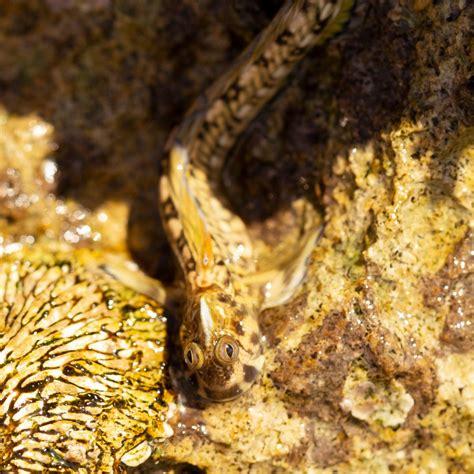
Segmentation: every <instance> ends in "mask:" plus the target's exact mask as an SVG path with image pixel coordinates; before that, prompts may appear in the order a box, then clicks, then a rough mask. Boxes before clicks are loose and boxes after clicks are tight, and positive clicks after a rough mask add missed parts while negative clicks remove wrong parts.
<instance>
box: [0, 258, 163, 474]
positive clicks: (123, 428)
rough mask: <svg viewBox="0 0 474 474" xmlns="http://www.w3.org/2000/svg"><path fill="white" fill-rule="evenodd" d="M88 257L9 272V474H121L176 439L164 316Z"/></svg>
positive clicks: (1, 317)
mask: <svg viewBox="0 0 474 474" xmlns="http://www.w3.org/2000/svg"><path fill="white" fill-rule="evenodd" d="M85 255H86V253H84V252H82V253H81V254H79V253H73V254H69V255H59V254H48V255H37V254H35V255H27V256H22V257H21V258H20V257H18V259H15V258H13V257H12V258H10V259H5V258H4V259H3V262H2V263H1V264H0V400H1V402H0V421H1V423H0V471H1V472H20V473H21V472H79V473H91V472H120V471H122V470H124V468H125V466H126V465H129V466H134V465H138V464H140V463H141V462H143V461H144V460H146V459H147V457H148V456H149V455H150V454H151V452H152V446H153V444H152V443H153V442H154V441H153V440H158V441H159V440H160V439H163V438H165V437H167V436H169V435H170V434H171V428H170V427H169V426H168V425H167V423H166V420H167V418H168V416H169V411H170V402H171V396H170V395H169V393H168V392H167V390H166V389H165V386H164V365H163V364H164V344H165V334H166V333H165V319H164V314H163V309H162V307H160V306H159V305H158V304H157V303H155V302H154V301H153V300H151V299H148V298H146V297H144V296H141V295H138V294H137V293H135V292H133V291H131V290H129V289H127V288H125V287H124V286H122V285H121V284H119V283H118V282H116V281H115V280H113V279H111V278H110V277H109V276H108V275H106V274H103V273H102V272H101V271H99V270H98V268H97V265H93V264H94V260H95V259H96V258H98V259H99V260H100V256H94V254H87V255H88V258H87V263H84V262H85V261H84V257H85ZM78 257H79V258H78ZM93 266H95V270H94V269H93V268H92V267H93Z"/></svg>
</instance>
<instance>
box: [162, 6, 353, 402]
mask: <svg viewBox="0 0 474 474" xmlns="http://www.w3.org/2000/svg"><path fill="white" fill-rule="evenodd" d="M351 6H352V0H294V1H287V2H285V4H284V5H283V6H282V8H281V9H280V11H279V12H278V13H277V15H276V16H275V18H274V19H273V20H272V22H271V23H270V25H269V26H268V27H267V28H266V29H265V30H264V31H262V33H261V34H260V35H258V37H257V38H255V40H254V41H253V42H252V43H251V44H250V45H249V46H248V48H247V49H246V50H245V51H244V52H243V53H242V54H241V55H240V57H239V58H238V59H237V60H236V61H235V62H234V64H233V66H232V67H231V68H230V69H229V70H228V72H227V73H225V74H223V75H222V76H221V77H220V78H219V79H218V80H217V81H216V82H215V84H214V85H212V86H211V87H210V88H209V89H208V90H207V92H205V93H204V94H203V95H202V96H201V97H199V98H198V100H197V101H196V103H195V105H194V106H193V107H192V108H191V110H190V111H189V113H188V114H187V116H186V118H185V119H184V121H183V123H182V124H181V125H180V126H179V127H178V128H177V129H176V130H175V132H174V133H173V135H172V138H171V140H170V147H171V152H170V159H169V161H168V163H166V164H165V166H164V172H163V174H162V178H161V181H160V199H161V211H162V217H163V220H164V222H165V227H166V229H167V233H168V237H169V240H170V242H171V244H172V246H173V249H174V251H175V253H176V255H177V257H178V259H179V262H180V265H181V268H182V270H183V273H184V275H185V278H186V282H187V305H186V309H185V311H184V315H183V321H182V329H181V343H182V346H183V357H184V360H185V362H186V364H187V365H188V368H189V369H190V371H191V372H194V373H195V374H196V375H197V380H198V383H199V392H200V394H201V395H203V396H205V397H207V398H210V399H213V400H229V399H232V398H235V397H236V396H238V395H239V394H241V393H242V392H244V391H245V390H246V389H248V388H249V387H250V386H251V384H252V383H253V382H254V381H255V379H256V378H257V377H258V374H259V373H260V371H261V370H262V367H263V355H262V347H261V337H260V333H259V329H258V324H257V323H256V317H257V313H258V310H259V308H261V307H262V305H266V306H270V305H271V304H272V303H274V304H277V303H281V302H283V301H284V300H285V299H288V297H289V296H291V294H292V292H293V290H294V289H295V288H296V286H297V285H298V283H299V282H300V281H301V280H302V278H303V276H304V271H305V265H304V263H305V262H306V260H307V257H308V256H309V254H310V253H311V249H312V244H314V239H315V236H316V235H317V233H318V232H317V229H314V228H311V226H306V227H309V228H310V230H309V231H308V232H307V233H306V234H305V235H303V236H302V238H301V241H300V242H296V243H295V244H294V248H296V250H298V249H299V252H298V251H293V255H291V258H290V257H288V259H287V263H288V265H285V266H284V267H281V266H279V267H278V268H275V269H273V271H266V272H265V278H266V280H264V279H262V278H259V277H258V276H257V277H256V278H254V274H256V273H258V270H259V269H258V266H257V260H258V258H259V256H257V255H255V252H254V248H253V246H252V241H251V239H250V237H249V234H248V231H247V228H246V226H245V224H244V223H243V222H242V220H241V219H240V218H239V217H238V216H237V215H235V214H234V213H233V212H232V211H231V210H230V209H229V207H228V206H227V204H226V199H225V197H224V196H223V194H222V192H221V191H220V189H219V184H220V176H221V173H222V168H223V166H224V163H225V160H226V157H227V155H228V153H229V150H230V149H231V148H232V146H233V145H234V144H235V142H236V140H237V138H238V137H239V136H240V134H241V133H242V132H243V131H244V130H245V129H246V128H247V127H248V125H249V124H250V122H251V121H252V120H253V119H254V118H255V117H256V115H257V114H258V112H259V111H260V110H261V109H262V107H263V106H264V105H265V104H266V103H267V102H268V101H269V100H270V99H271V98H272V97H273V96H274V95H275V94H276V92H277V91H278V90H279V89H280V88H281V86H282V84H283V83H284V81H285V80H286V79H287V77H288V75H289V73H290V72H291V71H292V69H293V68H294V66H295V65H296V64H297V63H298V62H299V61H301V59H302V58H303V57H304V56H305V54H306V53H307V52H308V51H309V50H310V49H311V48H313V47H314V46H315V45H317V44H320V43H322V42H323V41H324V40H325V39H327V38H328V37H330V36H332V35H333V34H335V33H336V32H337V31H339V30H340V29H341V27H342V26H343V24H344V22H345V21H346V19H347V17H348V15H349V10H350V7H351ZM295 260H296V263H295V262H294V261H295ZM292 261H293V262H292ZM301 262H302V263H301ZM246 281H247V282H248V281H253V283H252V284H247V283H246ZM264 284H270V285H271V288H272V291H270V292H267V295H268V296H269V299H267V300H265V293H264V292H262V291H261V289H262V285H264ZM256 290H257V291H256ZM282 294H284V298H283V297H282Z"/></svg>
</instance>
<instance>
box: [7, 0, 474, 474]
mask: <svg viewBox="0 0 474 474" xmlns="http://www.w3.org/2000/svg"><path fill="white" fill-rule="evenodd" d="M468 3H469V2H466V1H464V0H456V1H448V0H445V1H436V2H428V1H424V0H414V1H402V0H400V1H390V2H388V1H386V2H382V1H375V0H373V1H359V2H357V4H356V7H355V9H354V12H353V16H352V19H351V21H350V23H349V25H348V26H347V28H346V30H345V32H344V33H343V34H342V35H340V36H339V37H338V38H337V39H335V40H334V41H332V42H331V44H330V45H328V46H326V47H322V48H319V49H318V50H315V51H314V52H312V53H311V54H310V55H309V57H308V58H306V59H305V60H304V61H303V63H302V64H301V65H300V67H298V69H297V71H295V74H294V75H293V76H292V78H291V80H290V82H289V84H288V86H287V87H286V88H285V89H284V90H283V91H282V93H281V94H279V95H278V97H276V98H275V100H273V101H272V103H271V104H270V105H269V106H268V107H267V109H266V110H265V111H264V112H263V113H262V114H261V115H260V117H259V118H258V119H257V120H256V121H255V123H254V124H253V125H252V126H251V127H250V128H249V130H248V131H247V132H246V134H245V136H244V137H243V138H242V140H241V142H240V143H239V144H238V146H237V147H236V150H235V151H234V153H233V156H232V157H231V161H230V163H229V171H228V175H227V177H226V180H227V185H228V186H227V188H228V190H229V191H228V193H229V196H228V197H229V199H230V200H231V201H232V202H233V204H234V206H235V208H236V209H237V210H238V211H239V212H240V213H241V215H242V216H243V217H244V218H245V219H246V221H247V222H248V223H249V225H250V226H251V227H252V231H253V232H254V235H255V236H256V237H260V238H263V239H264V240H265V241H266V242H267V243H268V244H274V243H275V241H277V240H278V238H279V236H280V235H279V234H280V232H281V229H282V227H284V224H285V222H284V219H283V218H282V217H281V216H282V215H284V211H285V210H286V209H287V208H288V206H289V204H290V202H291V201H292V200H293V198H296V197H298V196H299V195H301V194H305V195H310V196H312V198H313V199H314V202H315V205H316V206H317V207H318V208H319V209H320V211H321V213H322V214H324V218H325V220H326V228H325V233H324V236H323V238H322V239H321V240H320V242H319V243H318V245H317V247H316V248H315V250H314V252H313V256H312V262H311V265H310V270H309V273H308V276H307V279H306V281H305V283H304V285H303V287H302V289H301V291H300V292H299V293H298V294H297V295H296V296H295V298H294V299H293V300H292V301H291V302H289V303H288V304H287V305H285V306H284V307H281V308H277V309H273V310H267V311H266V312H264V313H263V314H262V315H261V325H262V328H263V330H264V333H265V336H266V338H267V341H268V346H267V348H266V356H267V370H266V374H265V376H264V378H263V380H262V382H261V384H259V385H257V386H256V387H255V388H254V389H253V390H252V391H251V392H250V393H249V394H248V395H246V396H244V397H242V398H240V399H239V400H237V401H235V402H232V403H228V404H222V405H209V406H206V405H200V404H199V403H198V402H195V403H193V404H192V406H188V407H186V408H185V409H184V408H183V410H182V411H181V417H180V418H179V419H177V420H176V424H175V436H174V437H173V438H171V440H170V441H169V442H168V443H167V444H166V445H165V446H164V449H163V450H160V451H159V452H157V453H156V456H155V457H156V458H157V460H161V462H163V461H162V460H163V459H166V461H167V463H168V465H175V464H179V465H184V466H188V467H189V465H194V466H199V467H200V468H203V469H207V470H208V471H209V472H222V470H223V466H225V469H226V470H227V471H229V472H233V471H238V470H239V469H240V470H243V471H244V472H246V471H249V470H250V471H252V472H269V471H270V470H272V471H274V472H278V471H282V472H284V471H298V470H301V471H306V472H308V471H309V472H326V470H327V472H332V471H333V470H334V469H337V470H338V472H368V471H372V472H377V473H378V472H389V471H397V472H398V471H400V472H460V473H461V472H471V471H473V470H474V466H473V464H472V462H473V461H472V455H471V453H472V450H473V446H472V436H470V433H472V430H473V428H474V426H473V413H474V405H473V400H474V380H473V378H472V377H473V376H472V367H473V363H474V360H473V347H472V346H473V340H474V337H473V327H474V326H473V325H474V322H473V313H472V311H473V301H472V295H473V280H472V268H473V264H474V263H473V252H474V246H473V237H472V225H473V220H472V216H473V207H474V197H473V193H474V184H473V181H474V170H473V167H474V146H473V144H474V131H473V130H474V128H473V127H474V124H473V108H474V100H473V75H472V74H473V72H472V69H471V64H472V50H471V49H470V48H471V43H470V41H471V40H470V36H469V29H470V28H472V20H473V15H474V12H473V9H472V6H471V5H468ZM280 4H281V2H278V1H272V2H252V1H244V0H243V1H240V2H224V3H222V2H217V1H211V0H206V1H203V2H194V1H191V0H186V1H183V2H169V1H166V0H163V1H161V2H132V1H119V2H110V1H107V0H101V1H98V0H95V1H92V0H89V1H87V2H77V1H75V0H68V1H65V0H54V1H53V0H48V1H45V2H39V1H37V2H36V1H33V2H31V1H28V2H27V1H22V0H21V1H17V2H7V1H3V2H2V1H0V41H1V42H2V48H1V49H0V102H1V104H2V106H3V107H4V108H5V112H2V118H1V124H0V126H1V127H10V130H12V131H13V132H14V134H15V133H16V134H17V135H18V136H21V133H23V132H22V130H26V129H27V130H29V131H28V133H32V132H31V130H32V128H31V126H28V127H27V126H26V122H25V121H28V120H38V124H39V125H40V126H41V127H43V128H44V127H46V128H45V129H44V133H46V131H47V132H48V133H50V132H51V133H54V139H53V142H54V145H52V146H51V147H49V148H46V149H45V148H44V146H45V144H44V143H45V142H44V140H43V141H41V140H40V141H39V142H38V144H35V143H36V142H35V141H34V140H30V141H29V143H30V145H31V147H32V148H31V149H30V150H27V149H24V148H21V147H20V145H21V144H22V143H23V142H21V141H18V140H17V141H14V140H13V141H12V140H11V138H8V140H9V142H8V144H6V140H7V139H6V138H5V137H7V136H8V137H11V136H12V135H11V134H9V135H7V134H3V136H2V135H0V140H2V147H1V148H0V157H1V159H2V166H3V176H4V177H3V179H2V188H1V190H0V192H1V195H0V199H1V202H0V206H1V216H2V222H1V232H2V235H3V239H4V242H5V244H9V245H11V244H15V243H18V242H19V241H20V240H21V239H23V240H21V242H22V243H23V244H24V245H30V243H31V242H34V241H39V240H42V239H46V240H47V239H48V238H49V239H53V240H58V239H59V240H63V241H65V242H67V243H68V244H70V245H76V246H77V245H79V246H81V245H86V246H96V247H97V246H98V247H101V248H106V249H111V250H113V251H128V252H130V254H131V255H132V256H133V257H134V258H135V259H136V261H138V263H140V264H141V266H142V268H144V269H145V270H146V271H147V272H148V273H149V274H150V275H152V276H154V277H157V278H159V279H161V280H164V281H170V280H171V279H172V278H173V275H174V263H173V260H172V259H171V258H170V252H169V249H168V247H167V245H166V242H165V239H164V236H163V233H162V231H161V230H160V226H159V223H158V220H159V219H158V213H157V208H156V184H157V179H158V165H157V163H158V162H159V159H160V157H161V156H162V151H161V150H162V149H163V147H164V143H165V140H166V137H167V135H168V133H169V131H170V130H171V128H172V126H173V125H175V124H176V123H179V120H180V118H181V117H182V114H183V113H184V111H185V110H186V107H187V106H188V105H189V104H190V103H191V101H192V99H193V98H194V97H195V96H196V95H197V94H198V93H199V92H200V91H201V90H202V89H203V88H204V87H205V86H206V85H208V84H209V83H211V82H212V80H213V78H214V77H216V75H218V74H219V73H220V72H221V71H223V70H224V69H225V67H226V65H228V64H229V62H230V61H231V59H232V58H233V57H235V55H236V54H238V52H239V51H240V50H241V49H242V48H243V46H244V45H245V44H246V43H247V42H248V41H250V40H251V38H252V37H253V36H254V35H255V34H256V32H258V31H259V30H260V29H261V28H262V27H263V26H264V25H265V24H266V23H267V22H268V21H270V19H271V17H272V15H273V14H274V13H275V11H276V10H277V9H278V7H279V5H280ZM32 114H36V116H37V117H40V119H38V118H31V115H32ZM30 125H31V124H30ZM22 127H25V128H22ZM38 130H39V129H38ZM33 138H34V137H33ZM49 143H51V141H50V142H49ZM38 147H43V148H38ZM5 150H6V151H5ZM22 154H23V155H22ZM15 157H16V158H15ZM26 160H28V163H37V164H34V166H25V162H26ZM48 160H50V161H51V163H53V165H54V163H57V170H58V173H54V174H55V180H53V181H54V182H53V183H48V179H47V173H45V170H46V171H47V170H48V169H49V170H50V171H51V169H52V168H51V166H53V165H50V167H49V168H48V165H47V163H48ZM35 170H37V171H35ZM35 173H36V174H35ZM32 183H33V184H32ZM35 186H36V187H35ZM32 195H35V196H37V197H36V198H34V199H33V202H30V201H31V199H29V200H28V199H27V198H28V196H32ZM20 196H26V197H22V198H19V197H20ZM47 196H50V197H49V198H48V199H49V200H48V199H47ZM58 196H59V197H58ZM244 197H245V198H244ZM58 199H59V201H60V204H61V205H64V206H65V207H64V208H61V206H59V209H60V211H59V212H58V211H57V209H58ZM25 203H26V204H25ZM47 203H49V204H47ZM48 206H49V207H48ZM51 209H52V210H53V211H54V212H53V211H51ZM61 209H62V210H61ZM64 209H66V210H64ZM48 210H49V211H48ZM46 215H47V216H53V217H51V218H49V217H48V219H45V216H46ZM54 216H56V217H54ZM81 216H82V217H81ZM84 225H86V226H88V229H85V228H83V227H82V226H84ZM78 229H82V230H78ZM68 231H69V233H67V232H68ZM48 232H49V234H48ZM32 238H33V240H32ZM4 247H5V245H4ZM10 249H11V247H10ZM172 357H173V356H172ZM141 469H142V471H143V472H153V471H154V469H155V468H154V467H153V465H152V464H147V465H146V466H145V467H142V468H141ZM185 469H187V468H185Z"/></svg>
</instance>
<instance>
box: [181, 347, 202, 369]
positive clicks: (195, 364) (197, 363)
mask: <svg viewBox="0 0 474 474" xmlns="http://www.w3.org/2000/svg"><path fill="white" fill-rule="evenodd" d="M184 361H185V362H186V365H187V366H188V368H189V369H190V370H198V369H200V368H201V367H202V366H203V365H204V352H203V351H202V349H201V348H200V347H199V346H198V345H197V344H196V343H195V342H190V343H189V344H188V345H187V346H186V347H185V349H184Z"/></svg>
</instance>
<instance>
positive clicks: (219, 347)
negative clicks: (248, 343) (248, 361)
mask: <svg viewBox="0 0 474 474" xmlns="http://www.w3.org/2000/svg"><path fill="white" fill-rule="evenodd" d="M214 354H215V356H216V359H217V361H218V362H220V363H221V364H223V365H229V364H232V363H234V362H235V361H236V360H237V359H238V357H239V345H238V344H237V341H236V340H235V339H234V338H233V337H231V336H222V337H221V338H220V339H219V340H218V341H217V344H216V346H215V348H214Z"/></svg>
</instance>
